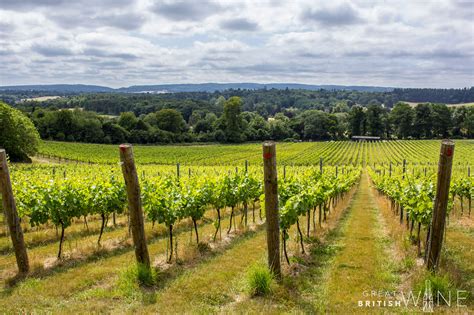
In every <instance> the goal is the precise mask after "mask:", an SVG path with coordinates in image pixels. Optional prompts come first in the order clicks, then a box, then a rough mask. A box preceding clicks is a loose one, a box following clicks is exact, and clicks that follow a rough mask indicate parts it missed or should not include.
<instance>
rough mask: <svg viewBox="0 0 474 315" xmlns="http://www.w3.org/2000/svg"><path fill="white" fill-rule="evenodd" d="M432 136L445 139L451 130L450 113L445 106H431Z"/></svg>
mask: <svg viewBox="0 0 474 315" xmlns="http://www.w3.org/2000/svg"><path fill="white" fill-rule="evenodd" d="M432 109H433V115H432V117H433V135H434V136H435V137H447V136H448V135H449V130H450V129H451V123H452V117H451V111H450V110H449V108H448V106H446V104H433V105H432Z"/></svg>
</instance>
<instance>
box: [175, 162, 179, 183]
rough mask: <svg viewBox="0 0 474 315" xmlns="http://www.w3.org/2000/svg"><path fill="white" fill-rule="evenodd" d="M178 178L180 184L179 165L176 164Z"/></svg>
mask: <svg viewBox="0 0 474 315" xmlns="http://www.w3.org/2000/svg"><path fill="white" fill-rule="evenodd" d="M176 177H177V178H178V182H179V163H176Z"/></svg>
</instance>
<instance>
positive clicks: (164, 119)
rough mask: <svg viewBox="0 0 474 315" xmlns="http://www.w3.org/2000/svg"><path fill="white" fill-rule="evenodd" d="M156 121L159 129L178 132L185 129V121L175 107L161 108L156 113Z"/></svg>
mask: <svg viewBox="0 0 474 315" xmlns="http://www.w3.org/2000/svg"><path fill="white" fill-rule="evenodd" d="M156 122H157V126H158V128H160V129H161V130H165V131H169V132H173V133H180V132H183V131H185V130H186V122H185V121H184V119H183V116H182V115H181V113H180V112H178V111H177V110H175V109H162V110H160V111H158V112H157V113H156Z"/></svg>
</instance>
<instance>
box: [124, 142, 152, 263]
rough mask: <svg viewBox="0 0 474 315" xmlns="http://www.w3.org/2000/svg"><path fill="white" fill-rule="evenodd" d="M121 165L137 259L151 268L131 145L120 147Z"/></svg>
mask: <svg viewBox="0 0 474 315" xmlns="http://www.w3.org/2000/svg"><path fill="white" fill-rule="evenodd" d="M120 162H121V163H120V164H121V165H122V172H123V178H124V179H125V186H126V188H127V196H128V209H129V212H130V225H131V227H132V236H133V244H134V245H135V257H136V259H137V262H138V263H141V264H144V265H145V266H147V267H150V256H149V255H148V247H147V245H146V239H145V227H144V220H143V212H142V203H141V199H140V184H139V183H138V175H137V169H136V168H135V161H134V158H133V150H132V145H131V144H121V145H120Z"/></svg>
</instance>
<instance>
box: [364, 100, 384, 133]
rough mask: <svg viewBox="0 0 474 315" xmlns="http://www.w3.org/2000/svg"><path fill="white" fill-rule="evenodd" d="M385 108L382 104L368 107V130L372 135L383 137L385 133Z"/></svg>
mask: <svg viewBox="0 0 474 315" xmlns="http://www.w3.org/2000/svg"><path fill="white" fill-rule="evenodd" d="M383 113H384V109H383V107H382V106H380V105H377V104H372V105H369V106H368V107H367V113H366V116H367V131H368V133H369V135H371V136H377V137H381V136H383V134H384V125H383V121H382V115H383Z"/></svg>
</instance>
